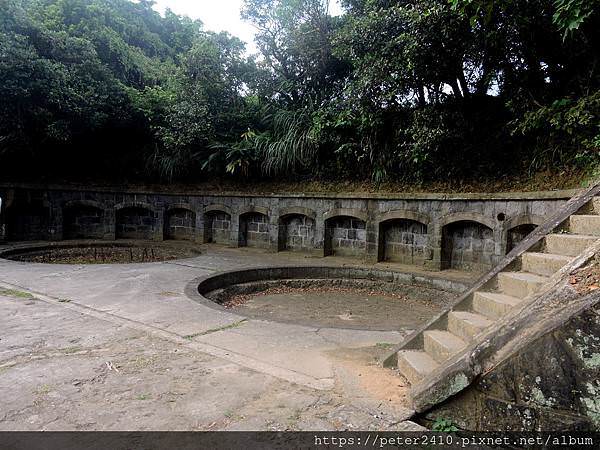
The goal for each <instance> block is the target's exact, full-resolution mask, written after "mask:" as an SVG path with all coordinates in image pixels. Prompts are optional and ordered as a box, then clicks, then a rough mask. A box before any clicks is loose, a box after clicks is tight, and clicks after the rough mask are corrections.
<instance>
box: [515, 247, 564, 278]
mask: <svg viewBox="0 0 600 450" xmlns="http://www.w3.org/2000/svg"><path fill="white" fill-rule="evenodd" d="M572 259H573V258H572V257H571V256H562V255H554V254H552V253H536V252H527V253H523V255H522V256H521V262H522V268H523V270H524V271H525V272H531V273H535V274H538V275H543V276H547V277H549V276H552V275H554V274H555V273H556V272H558V271H559V270H560V269H562V268H563V267H564V266H566V265H567V264H569V263H570V262H571V260H572Z"/></svg>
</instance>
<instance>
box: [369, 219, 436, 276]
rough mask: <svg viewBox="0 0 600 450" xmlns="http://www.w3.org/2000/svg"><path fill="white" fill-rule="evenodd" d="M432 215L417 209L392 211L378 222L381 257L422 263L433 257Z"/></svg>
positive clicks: (386, 259)
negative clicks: (429, 228)
mask: <svg viewBox="0 0 600 450" xmlns="http://www.w3.org/2000/svg"><path fill="white" fill-rule="evenodd" d="M429 223H430V218H429V216H428V215H426V214H423V213H418V212H415V211H390V212H389V213H386V214H383V215H381V216H380V217H379V220H378V222H377V235H378V242H377V260H378V261H393V262H399V263H402V264H411V265H422V264H424V262H425V260H426V259H429V258H430V257H429V247H430V243H429V233H428V231H429V230H428V227H429Z"/></svg>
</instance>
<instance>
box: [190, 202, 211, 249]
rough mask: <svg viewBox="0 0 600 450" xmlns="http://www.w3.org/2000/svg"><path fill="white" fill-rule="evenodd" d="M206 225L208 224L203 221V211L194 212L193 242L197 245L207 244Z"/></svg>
mask: <svg viewBox="0 0 600 450" xmlns="http://www.w3.org/2000/svg"><path fill="white" fill-rule="evenodd" d="M207 225H209V224H207V223H206V221H205V216H204V211H203V210H200V211H196V235H195V236H194V242H196V243H197V244H207V243H208V233H207V230H206V226H207Z"/></svg>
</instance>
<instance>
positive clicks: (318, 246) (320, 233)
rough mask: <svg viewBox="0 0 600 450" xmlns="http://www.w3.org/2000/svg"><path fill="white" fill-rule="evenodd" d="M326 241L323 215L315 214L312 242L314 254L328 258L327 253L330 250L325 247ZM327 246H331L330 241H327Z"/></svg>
mask: <svg viewBox="0 0 600 450" xmlns="http://www.w3.org/2000/svg"><path fill="white" fill-rule="evenodd" d="M326 240H327V229H326V227H325V219H324V218H323V214H317V215H316V217H315V240H314V249H315V252H316V253H319V254H321V255H323V256H329V254H330V253H329V254H328V253H327V252H328V251H330V249H327V248H325V247H326ZM329 245H331V240H330V241H329Z"/></svg>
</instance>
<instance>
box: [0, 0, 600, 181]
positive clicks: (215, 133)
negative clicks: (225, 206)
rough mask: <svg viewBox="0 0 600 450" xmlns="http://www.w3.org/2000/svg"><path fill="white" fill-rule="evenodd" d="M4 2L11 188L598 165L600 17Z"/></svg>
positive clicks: (110, 1)
mask: <svg viewBox="0 0 600 450" xmlns="http://www.w3.org/2000/svg"><path fill="white" fill-rule="evenodd" d="M342 3H343V6H344V9H345V14H343V15H342V16H338V17H332V16H331V15H330V14H329V11H328V2H327V1H326V0H246V1H245V8H244V10H243V12H242V14H243V16H244V18H245V19H246V20H248V21H250V22H252V23H253V24H254V25H255V26H256V27H257V29H258V34H257V44H258V47H259V49H260V55H257V56H247V55H246V52H245V47H244V44H243V43H242V42H241V41H239V40H238V39H236V38H234V37H232V36H230V35H228V34H226V33H220V34H215V33H211V32H207V31H205V30H204V29H203V27H202V24H201V23H200V22H198V21H193V20H191V19H189V18H186V17H180V16H177V15H175V14H174V13H172V12H170V11H167V13H166V14H165V15H164V17H162V16H161V15H159V14H158V13H157V12H155V10H154V9H153V2H152V1H148V0H140V1H136V2H133V1H129V0H0V98H1V99H2V101H1V102H0V172H1V173H2V174H3V176H8V175H10V176H12V177H20V178H23V177H30V178H34V177H35V178H37V177H39V176H46V177H47V178H48V177H50V178H65V177H71V178H73V177H77V178H78V179H82V178H95V179H99V178H102V179H109V178H110V179H112V180H115V181H117V180H118V181H124V180H144V181H156V180H162V181H181V182H197V181H204V180H206V179H207V178H208V179H215V178H220V179H225V180H226V179H228V178H231V179H236V180H239V179H245V180H252V181H253V182H256V181H259V180H287V181H291V180H308V179H310V180H330V181H331V180H336V181H337V180H354V181H356V180H370V181H372V182H375V183H377V184H380V183H386V182H403V183H415V182H419V183H425V182H426V183H432V182H445V181H446V180H448V179H457V180H465V182H468V181H469V180H473V179H477V178H478V177H488V178H489V179H502V178H503V177H505V176H506V175H507V174H519V175H521V174H527V173H534V172H539V171H547V170H554V169H555V168H556V167H561V168H568V170H579V169H581V170H583V169H587V168H594V167H596V166H597V165H598V162H599V152H598V149H599V147H600V120H599V117H600V91H599V87H600V76H599V62H600V61H599V59H600V54H599V53H598V51H597V49H598V48H599V42H598V41H599V36H600V34H599V33H600V31H599V30H600V27H599V25H600V20H599V19H600V14H599V10H600V8H599V7H598V6H600V2H599V1H598V0H591V1H580V0H568V1H567V0H531V1H527V2H524V1H519V0H509V1H502V2H500V1H496V0H396V1H393V0H344V1H343V2H342Z"/></svg>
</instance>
